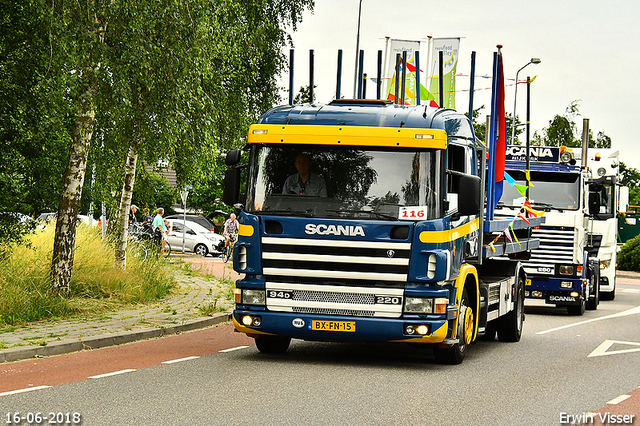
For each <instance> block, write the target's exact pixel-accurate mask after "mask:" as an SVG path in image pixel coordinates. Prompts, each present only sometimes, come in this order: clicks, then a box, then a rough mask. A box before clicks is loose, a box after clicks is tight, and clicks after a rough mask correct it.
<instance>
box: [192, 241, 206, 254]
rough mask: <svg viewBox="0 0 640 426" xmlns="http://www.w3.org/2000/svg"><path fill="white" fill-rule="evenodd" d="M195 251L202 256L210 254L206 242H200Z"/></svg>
mask: <svg viewBox="0 0 640 426" xmlns="http://www.w3.org/2000/svg"><path fill="white" fill-rule="evenodd" d="M193 252H194V253H195V254H199V255H202V256H206V255H208V254H209V250H208V249H207V246H205V245H204V244H198V245H197V246H195V247H194V248H193Z"/></svg>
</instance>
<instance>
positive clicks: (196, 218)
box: [165, 213, 216, 231]
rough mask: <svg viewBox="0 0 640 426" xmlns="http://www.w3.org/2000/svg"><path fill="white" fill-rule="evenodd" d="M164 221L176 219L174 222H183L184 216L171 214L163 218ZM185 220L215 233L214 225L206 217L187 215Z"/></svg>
mask: <svg viewBox="0 0 640 426" xmlns="http://www.w3.org/2000/svg"><path fill="white" fill-rule="evenodd" d="M165 219H176V220H183V219H184V215H182V214H172V215H169V216H165ZM187 220H188V221H189V222H195V223H197V224H198V225H200V226H202V227H203V228H205V229H208V230H209V231H215V230H216V229H215V225H214V224H213V223H212V222H211V221H210V220H209V219H207V218H206V217H204V216H202V215H199V214H189V213H187Z"/></svg>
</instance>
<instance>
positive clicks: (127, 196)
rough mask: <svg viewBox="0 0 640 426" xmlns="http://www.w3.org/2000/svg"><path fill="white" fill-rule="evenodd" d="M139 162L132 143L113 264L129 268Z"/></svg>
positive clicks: (126, 165) (121, 198) (127, 163)
mask: <svg viewBox="0 0 640 426" xmlns="http://www.w3.org/2000/svg"><path fill="white" fill-rule="evenodd" d="M137 163H138V150H137V149H136V147H135V146H134V145H133V144H132V145H130V146H129V152H128V153H127V162H126V164H125V175H124V184H123V185H122V196H121V197H120V211H119V214H118V217H119V218H120V223H119V225H120V237H119V239H118V243H117V246H116V253H115V259H114V261H113V265H114V266H115V267H116V268H120V269H126V268H127V238H128V235H129V213H130V212H131V208H130V207H131V197H132V195H133V184H134V183H135V180H136V164H137Z"/></svg>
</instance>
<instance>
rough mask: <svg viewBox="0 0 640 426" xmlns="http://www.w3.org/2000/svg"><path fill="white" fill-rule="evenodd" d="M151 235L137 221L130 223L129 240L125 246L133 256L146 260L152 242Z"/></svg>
mask: <svg viewBox="0 0 640 426" xmlns="http://www.w3.org/2000/svg"><path fill="white" fill-rule="evenodd" d="M152 240H153V236H152V235H151V234H150V233H149V232H148V231H147V230H145V228H144V226H143V225H142V224H139V223H132V224H131V225H130V227H129V240H128V243H127V247H128V248H129V249H130V250H131V252H132V254H133V256H135V257H137V258H139V259H141V260H146V259H147V256H149V247H150V245H151V244H152V242H153V241H152Z"/></svg>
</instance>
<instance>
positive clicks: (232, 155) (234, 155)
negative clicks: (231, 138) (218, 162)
mask: <svg viewBox="0 0 640 426" xmlns="http://www.w3.org/2000/svg"><path fill="white" fill-rule="evenodd" d="M241 156H242V151H240V150H239V149H232V150H231V151H229V152H228V153H227V157H226V158H225V160H224V162H225V164H226V165H227V166H235V165H236V164H238V163H239V162H240V157H241Z"/></svg>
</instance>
